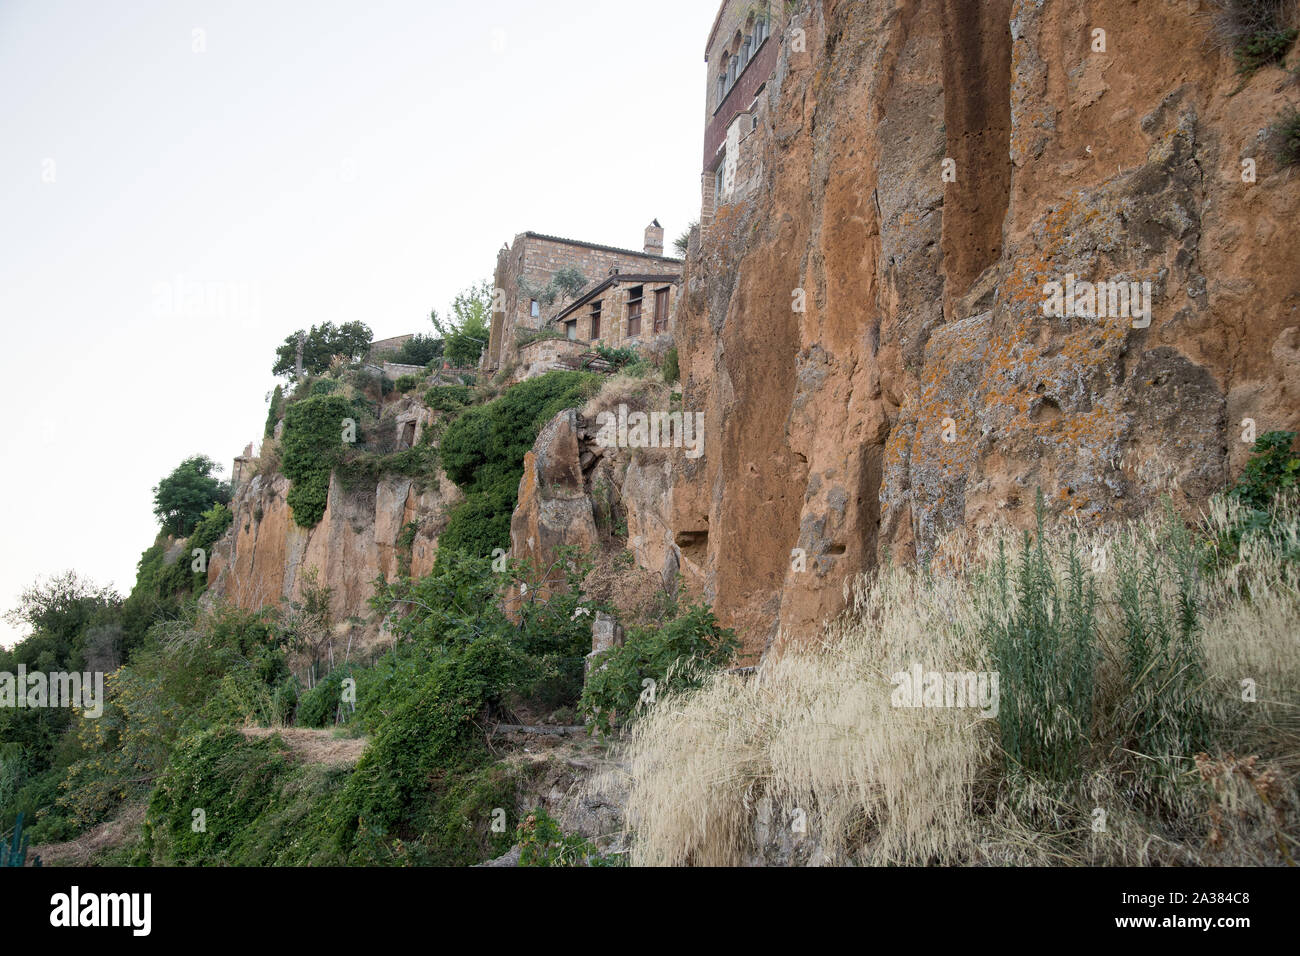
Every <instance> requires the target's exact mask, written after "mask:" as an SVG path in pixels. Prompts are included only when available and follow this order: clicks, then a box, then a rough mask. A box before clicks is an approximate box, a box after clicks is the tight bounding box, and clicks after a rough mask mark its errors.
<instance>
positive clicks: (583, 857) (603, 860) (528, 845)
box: [515, 807, 619, 867]
mask: <svg viewBox="0 0 1300 956" xmlns="http://www.w3.org/2000/svg"><path fill="white" fill-rule="evenodd" d="M515 842H516V843H518V844H519V848H520V850H519V865H520V866H556V867H562V866H618V865H619V858H618V857H614V856H605V855H603V854H602V853H601V852H600V850H599V849H597V848H596V847H595V846H594V845H593V844H591V843H589V842H587V841H586V840H584V839H583V838H582V837H580V836H575V835H573V834H567V833H565V832H564V831H563V830H561V829H560V825H559V824H558V823H556V822H555V820H554V819H553V818H552V817H551V815H550V814H549V813H547V812H546V811H545V810H543V809H542V808H541V807H538V808H536V809H534V810H532V811H531V812H530V813H529V814H528V816H526V817H524V819H522V820H520V821H519V826H518V827H517V828H516V829H515Z"/></svg>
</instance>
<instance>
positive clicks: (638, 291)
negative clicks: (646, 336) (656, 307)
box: [627, 285, 645, 338]
mask: <svg viewBox="0 0 1300 956" xmlns="http://www.w3.org/2000/svg"><path fill="white" fill-rule="evenodd" d="M644 291H645V287H644V286H639V285H638V286H633V287H632V288H631V289H629V290H628V294H627V337H628V338H635V337H636V336H638V335H640V334H641V296H642V294H643V293H644Z"/></svg>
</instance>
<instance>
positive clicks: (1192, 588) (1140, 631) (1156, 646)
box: [1115, 502, 1209, 800]
mask: <svg viewBox="0 0 1300 956" xmlns="http://www.w3.org/2000/svg"><path fill="white" fill-rule="evenodd" d="M1165 509H1166V514H1165V521H1164V524H1163V526H1162V527H1161V528H1160V529H1159V531H1158V532H1157V533H1154V534H1141V535H1134V534H1132V533H1126V534H1125V535H1124V536H1123V537H1122V538H1121V540H1120V541H1119V542H1118V543H1117V545H1116V547H1115V553H1116V571H1117V574H1118V577H1119V605H1120V609H1121V612H1122V617H1123V634H1124V647H1125V655H1126V661H1125V674H1126V677H1127V682H1128V686H1127V693H1126V695H1125V697H1124V699H1123V708H1122V709H1123V715H1122V717H1121V720H1122V721H1123V726H1124V728H1125V732H1126V739H1125V740H1124V741H1123V745H1124V748H1125V750H1126V752H1129V753H1135V754H1140V755H1141V759H1142V761H1143V766H1142V767H1140V768H1138V770H1139V771H1140V772H1138V773H1135V774H1134V776H1133V779H1134V786H1135V787H1137V786H1138V785H1139V782H1140V785H1141V786H1142V787H1143V788H1144V789H1149V791H1150V793H1151V795H1152V796H1162V797H1164V798H1166V799H1167V800H1172V798H1173V794H1174V791H1175V789H1176V785H1177V783H1178V778H1179V776H1180V775H1182V774H1184V773H1187V772H1188V771H1190V770H1191V769H1192V767H1191V756H1192V755H1193V754H1195V753H1197V752H1198V751H1200V750H1202V749H1204V747H1205V746H1206V741H1207V735H1208V727H1209V721H1208V716H1207V711H1206V704H1205V701H1204V692H1205V687H1204V685H1205V655H1204V652H1203V651H1202V649H1201V646H1200V642H1199V635H1198V632H1199V630H1200V618H1201V604H1202V599H1201V597H1200V593H1201V585H1200V563H1199V560H1198V555H1197V549H1196V546H1195V543H1194V542H1193V540H1192V535H1191V532H1189V531H1188V529H1187V528H1186V526H1185V525H1184V524H1183V523H1182V521H1180V520H1179V519H1178V516H1177V515H1176V514H1174V511H1173V508H1172V506H1171V505H1170V504H1169V503H1168V502H1166V504H1165Z"/></svg>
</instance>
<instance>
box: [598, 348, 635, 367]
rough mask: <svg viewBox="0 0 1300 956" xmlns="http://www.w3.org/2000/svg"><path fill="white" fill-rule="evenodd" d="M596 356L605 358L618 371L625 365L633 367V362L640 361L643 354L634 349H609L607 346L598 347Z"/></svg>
mask: <svg viewBox="0 0 1300 956" xmlns="http://www.w3.org/2000/svg"><path fill="white" fill-rule="evenodd" d="M596 354H597V355H599V356H600V357H601V358H603V359H604V360H605V361H606V362H608V363H609V364H610V365H612V366H614V368H616V369H620V368H622V367H623V366H625V365H631V364H632V363H633V362H637V361H640V358H641V353H639V352H638V351H637V350H636V349H635V348H633V347H630V346H629V347H627V348H618V349H615V348H609V347H608V346H605V345H597V346H596Z"/></svg>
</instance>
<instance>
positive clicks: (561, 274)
mask: <svg viewBox="0 0 1300 956" xmlns="http://www.w3.org/2000/svg"><path fill="white" fill-rule="evenodd" d="M586 285H587V277H586V276H584V275H583V274H582V273H581V272H579V271H578V270H577V269H575V268H573V267H572V266H565V267H564V268H563V269H557V270H556V272H555V274H554V275H552V276H551V281H550V282H548V283H547V284H546V285H544V286H542V287H541V288H540V289H539V288H535V287H534V286H532V285H530V284H529V283H528V281H527V280H525V279H524V278H522V277H520V279H519V290H520V291H521V292H523V293H524V294H525V295H527V296H529V297H530V298H533V299H536V300H537V301H538V302H540V303H541V304H542V305H545V306H548V307H549V306H552V305H555V304H556V303H557V302H558V303H560V304H564V303H565V302H568V301H569V300H570V299H574V298H576V297H577V295H578V293H579V292H581V291H582V290H583V289H584V288H585V287H586Z"/></svg>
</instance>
